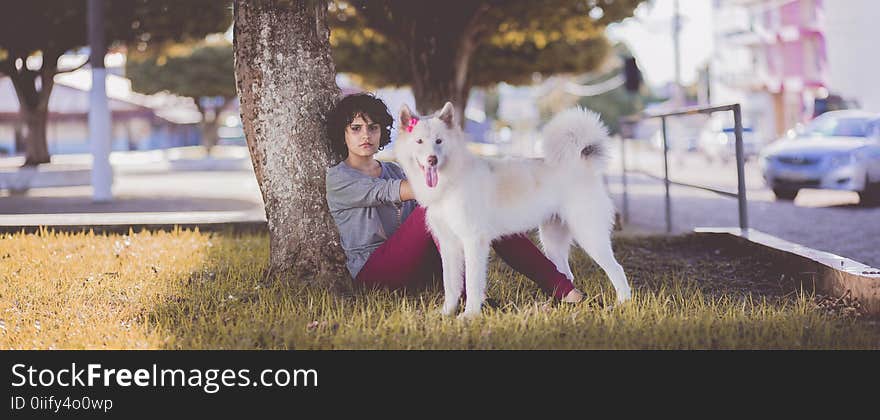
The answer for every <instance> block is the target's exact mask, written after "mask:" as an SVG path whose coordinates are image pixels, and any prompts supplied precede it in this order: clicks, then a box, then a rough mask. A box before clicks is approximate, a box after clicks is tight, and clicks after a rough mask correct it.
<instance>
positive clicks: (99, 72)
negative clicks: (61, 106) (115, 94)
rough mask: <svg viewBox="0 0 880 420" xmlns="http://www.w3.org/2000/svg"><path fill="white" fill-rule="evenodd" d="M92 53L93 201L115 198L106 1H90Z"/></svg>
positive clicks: (91, 132) (89, 15)
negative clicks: (104, 4) (105, 25)
mask: <svg viewBox="0 0 880 420" xmlns="http://www.w3.org/2000/svg"><path fill="white" fill-rule="evenodd" d="M88 25H89V27H88V34H89V48H90V49H91V54H90V56H89V61H90V65H91V68H92V90H91V92H90V94H89V145H90V148H91V151H92V201H94V202H107V201H112V200H113V192H112V188H111V187H112V185H113V168H112V167H111V166H110V106H109V104H108V103H107V86H106V82H107V81H106V74H107V70H106V69H105V68H104V55H105V54H106V53H107V43H106V41H105V39H104V6H103V1H102V0H89V2H88Z"/></svg>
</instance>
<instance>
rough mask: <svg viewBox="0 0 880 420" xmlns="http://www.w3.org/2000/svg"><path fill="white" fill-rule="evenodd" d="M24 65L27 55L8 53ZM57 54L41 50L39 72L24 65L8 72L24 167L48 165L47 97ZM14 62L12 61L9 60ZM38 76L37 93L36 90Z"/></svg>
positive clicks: (55, 68)
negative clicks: (18, 119) (16, 107)
mask: <svg viewBox="0 0 880 420" xmlns="http://www.w3.org/2000/svg"><path fill="white" fill-rule="evenodd" d="M12 55H13V56H14V57H19V58H20V59H21V60H22V62H25V63H26V62H27V55H23V54H21V53H20V52H16V53H14V54H12ZM60 55H61V53H59V52H57V51H43V63H42V65H41V67H40V69H39V71H36V70H30V69H28V68H27V66H26V65H24V64H23V65H22V68H15V67H11V68H10V69H8V75H9V79H10V80H11V81H12V85H13V87H15V94H16V96H18V104H19V111H18V113H19V115H20V116H21V121H22V122H23V124H22V128H24V131H25V132H24V136H23V137H24V146H25V147H24V150H25V161H24V166H36V165H39V164H41V163H49V143H48V141H47V139H46V123H47V121H48V117H49V97H50V96H51V95H52V88H53V87H54V86H55V80H54V78H55V73H56V72H57V69H58V57H59V56H60ZM13 61H14V60H13ZM38 77H39V82H40V90H37V78H38Z"/></svg>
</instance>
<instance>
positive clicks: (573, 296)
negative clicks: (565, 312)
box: [562, 289, 584, 303]
mask: <svg viewBox="0 0 880 420" xmlns="http://www.w3.org/2000/svg"><path fill="white" fill-rule="evenodd" d="M582 300H584V294H583V293H581V291H580V290H578V289H571V291H570V292H568V294H567V295H565V297H564V298H562V301H563V302H565V303H579V302H581V301H582Z"/></svg>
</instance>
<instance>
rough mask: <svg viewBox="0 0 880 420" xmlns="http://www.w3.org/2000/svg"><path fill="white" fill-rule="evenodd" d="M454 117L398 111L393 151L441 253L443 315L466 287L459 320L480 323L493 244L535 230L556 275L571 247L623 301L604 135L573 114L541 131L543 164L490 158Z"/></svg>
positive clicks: (449, 112)
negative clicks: (473, 147)
mask: <svg viewBox="0 0 880 420" xmlns="http://www.w3.org/2000/svg"><path fill="white" fill-rule="evenodd" d="M454 114H455V112H454V110H453V107H452V104H451V103H449V102H447V103H446V105H445V106H444V107H443V109H442V110H441V111H440V112H439V113H437V114H435V115H434V116H431V117H427V118H425V119H423V120H419V118H418V117H417V116H415V115H413V113H412V112H411V111H410V109H409V108H408V107H407V106H406V105H404V106H403V107H402V109H401V111H400V128H401V129H400V130H399V131H398V134H397V139H396V141H395V144H394V151H395V155H396V157H397V161H398V162H399V163H400V165H401V166H402V167H403V170H404V171H405V172H406V176H407V178H408V179H409V181H410V183H411V185H412V187H413V190H414V192H415V196H416V199H417V200H418V201H419V203H420V204H421V205H423V206H425V207H427V216H426V217H427V222H428V228H429V229H430V230H431V232H432V233H433V234H434V236H435V238H437V242H438V243H439V245H440V255H441V257H442V262H443V287H444V292H445V301H444V304H443V313H444V314H445V315H451V314H453V313H454V312H455V310H456V308H457V307H458V299H459V297H460V296H461V292H462V286H464V287H465V291H466V303H465V309H464V312H463V313H462V316H463V317H473V316H477V315H479V314H480V310H481V307H482V304H483V300H484V299H485V295H486V283H487V282H486V270H487V262H488V258H489V248H490V244H491V242H492V241H493V240H494V239H497V238H499V237H501V236H504V235H509V234H515V233H520V232H526V231H528V230H530V229H533V228H535V227H536V226H540V239H541V244H542V245H543V248H544V252H545V254H546V255H547V257H548V258H549V259H550V260H551V261H553V263H554V264H555V265H556V267H557V269H558V270H559V272H560V273H563V274H565V275H566V276H567V277H568V278H569V279H571V280H573V279H574V276H573V275H572V273H571V268H570V267H569V265H568V253H569V248H570V245H571V241H572V239H574V240H575V241H577V243H578V244H579V245H580V246H581V247H582V248H583V249H584V251H586V252H587V253H588V254H589V255H590V256H591V257H592V258H593V260H594V261H596V263H598V264H599V266H600V267H602V269H603V270H604V271H605V273H606V274H608V276H609V277H610V278H611V283H612V284H613V285H614V288H615V290H616V291H617V300H618V302H624V301H626V300H628V299H629V298H630V296H631V292H630V287H629V284H628V283H627V279H626V275H625V274H624V272H623V268H622V267H621V266H620V264H618V262H617V260H616V259H615V258H614V254H613V252H612V250H611V238H610V235H611V229H612V225H613V217H614V208H613V203H612V201H611V199H610V198H609V197H608V193H607V192H606V191H605V188H604V185H603V184H602V167H603V165H604V160H603V158H602V153H603V151H604V148H605V147H606V146H605V142H606V141H607V139H608V133H607V130H606V128H605V126H604V125H603V124H602V123H601V121H600V120H599V117H598V115H596V114H595V113H593V112H590V111H586V110H583V109H579V108H575V109H570V110H567V111H564V112H562V113H560V114H559V115H557V116H555V117H554V118H553V119H552V120H551V121H550V122H549V123H548V124H547V125H546V127H545V128H544V130H543V135H544V154H545V158H544V159H528V160H489V159H483V158H480V157H477V156H474V155H473V154H471V153H470V152H469V151H468V150H467V147H466V144H465V138H464V133H463V132H462V131H461V129H460V128H459V127H458V124H456V122H455V121H453V115H454ZM463 268H464V269H465V276H464V278H465V282H464V283H466V284H463V282H462V269H463Z"/></svg>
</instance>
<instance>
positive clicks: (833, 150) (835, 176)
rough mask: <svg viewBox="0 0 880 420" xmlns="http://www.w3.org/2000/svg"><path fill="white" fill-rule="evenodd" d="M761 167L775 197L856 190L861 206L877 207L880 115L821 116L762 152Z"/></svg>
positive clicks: (851, 112)
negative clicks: (807, 190) (809, 191)
mask: <svg viewBox="0 0 880 420" xmlns="http://www.w3.org/2000/svg"><path fill="white" fill-rule="evenodd" d="M760 166H761V172H762V173H763V175H764V180H765V181H766V183H767V185H768V186H769V187H770V188H771V189H773V192H774V193H775V194H776V197H777V198H778V199H782V200H793V199H794V198H795V196H796V195H797V193H798V191H799V190H800V189H802V188H818V189H831V190H847V191H856V192H858V193H859V196H860V198H861V203H862V204H880V115H878V114H874V113H869V112H864V111H856V110H845V111H831V112H826V113H824V114H822V115H820V116H819V117H817V118H816V119H814V120H813V121H811V122H810V123H809V124H807V125H806V127H804V128H803V129H801V130H798V132H796V133H792V134H790V135H789V136H788V137H787V138H784V139H780V140H778V141H776V142H774V143H772V144H770V145H769V146H768V147H766V148H764V149H763V150H762V151H761V155H760Z"/></svg>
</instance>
